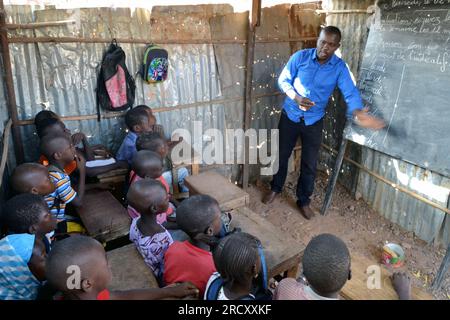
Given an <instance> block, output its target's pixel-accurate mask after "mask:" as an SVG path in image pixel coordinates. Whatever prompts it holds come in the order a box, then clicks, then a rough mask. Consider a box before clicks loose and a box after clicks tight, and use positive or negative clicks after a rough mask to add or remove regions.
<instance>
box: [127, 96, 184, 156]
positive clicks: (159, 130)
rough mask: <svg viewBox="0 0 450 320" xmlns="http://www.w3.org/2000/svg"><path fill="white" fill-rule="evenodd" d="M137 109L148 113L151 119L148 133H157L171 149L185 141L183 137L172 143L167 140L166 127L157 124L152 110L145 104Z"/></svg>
mask: <svg viewBox="0 0 450 320" xmlns="http://www.w3.org/2000/svg"><path fill="white" fill-rule="evenodd" d="M135 109H141V110H144V111H145V112H147V115H148V118H149V121H150V122H149V124H150V130H149V131H148V132H154V133H157V134H158V135H159V136H160V137H161V138H162V139H164V141H166V143H167V145H168V146H169V148H172V147H174V146H175V145H176V144H178V143H180V142H181V141H183V138H182V137H181V138H180V139H179V140H178V141H172V140H171V139H167V137H166V134H165V133H164V127H163V126H162V125H160V124H157V123H156V117H155V115H154V114H153V112H152V109H151V108H150V107H149V106H146V105H145V104H141V105H139V106H136V107H135Z"/></svg>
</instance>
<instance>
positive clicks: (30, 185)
mask: <svg viewBox="0 0 450 320" xmlns="http://www.w3.org/2000/svg"><path fill="white" fill-rule="evenodd" d="M11 187H12V188H13V190H14V192H15V193H16V194H20V193H32V194H37V195H40V196H46V195H48V194H50V193H53V192H54V191H55V185H54V184H53V181H52V180H51V179H50V176H49V174H48V170H47V168H46V167H44V166H43V165H41V164H38V163H24V164H21V165H19V166H17V167H16V168H15V169H14V170H13V173H12V175H11Z"/></svg>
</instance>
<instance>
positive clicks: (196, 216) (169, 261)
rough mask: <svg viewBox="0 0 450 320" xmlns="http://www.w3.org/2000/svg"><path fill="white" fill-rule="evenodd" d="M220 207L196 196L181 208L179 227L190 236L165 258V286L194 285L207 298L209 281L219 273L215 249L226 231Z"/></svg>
mask: <svg viewBox="0 0 450 320" xmlns="http://www.w3.org/2000/svg"><path fill="white" fill-rule="evenodd" d="M220 215H221V212H220V208H219V204H218V203H217V201H216V200H215V199H213V198H212V197H210V196H207V195H195V196H192V197H190V198H188V199H186V200H184V201H183V202H181V204H180V206H179V207H178V208H177V224H178V226H179V227H180V228H181V230H183V231H184V232H185V233H186V234H187V235H188V236H189V240H186V241H184V242H179V241H175V242H174V243H173V244H172V245H171V246H170V247H169V249H167V251H166V254H165V256H164V282H165V283H166V284H172V283H177V282H182V281H190V282H192V283H193V284H194V285H195V286H196V287H197V288H198V289H199V290H200V296H201V297H203V294H204V292H205V288H206V284H207V283H208V279H209V277H210V276H211V274H213V273H214V272H215V271H216V267H215V266H214V261H213V258H212V254H211V246H215V245H217V243H218V241H219V238H218V236H219V234H220V231H221V230H222V220H221V218H220Z"/></svg>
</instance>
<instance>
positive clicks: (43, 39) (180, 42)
mask: <svg viewBox="0 0 450 320" xmlns="http://www.w3.org/2000/svg"><path fill="white" fill-rule="evenodd" d="M116 40H117V42H118V43H137V44H148V43H155V44H178V45H184V44H186V45H187V44H242V45H244V44H246V43H247V41H248V40H244V39H217V40H208V39H171V40H152V39H132V38H117V39H116ZM316 40H317V37H299V38H267V39H264V38H260V39H257V40H256V43H279V42H302V41H316ZM8 41H9V43H110V42H111V41H112V38H111V39H106V38H80V37H16V36H14V37H9V38H8Z"/></svg>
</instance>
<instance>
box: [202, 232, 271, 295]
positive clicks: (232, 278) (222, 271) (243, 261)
mask: <svg viewBox="0 0 450 320" xmlns="http://www.w3.org/2000/svg"><path fill="white" fill-rule="evenodd" d="M261 253H262V246H261V242H260V241H259V240H258V239H257V238H255V237H254V236H252V235H250V234H248V233H245V232H236V233H233V234H231V235H229V236H227V237H225V238H223V239H222V240H221V241H220V243H219V244H218V245H217V247H215V248H214V250H213V258H214V265H215V266H216V268H217V271H218V272H214V273H213V274H212V275H211V277H210V278H209V280H208V284H207V285H206V290H205V296H204V299H205V300H257V299H261V296H260V295H258V297H256V296H255V293H256V292H255V291H259V292H258V293H263V292H264V293H263V294H262V295H263V296H264V300H267V299H268V298H271V296H270V295H268V294H267V293H266V292H268V291H267V290H264V289H265V287H266V281H267V279H265V277H266V276H267V270H266V269H265V259H264V255H263V254H261ZM258 282H259V283H258ZM255 289H259V290H255Z"/></svg>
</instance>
